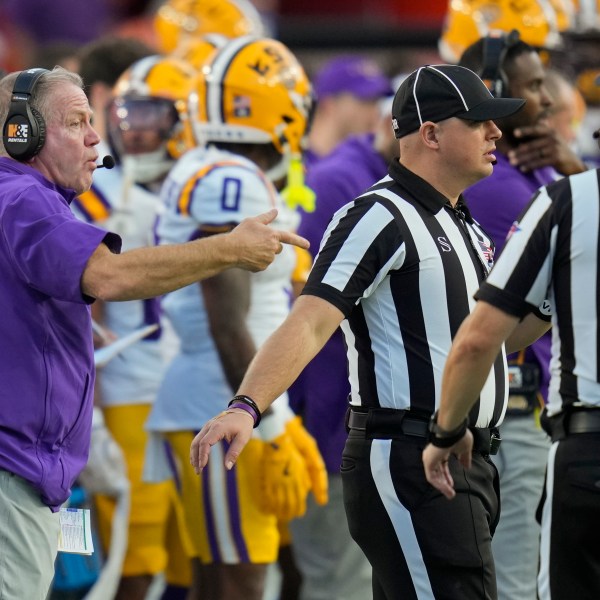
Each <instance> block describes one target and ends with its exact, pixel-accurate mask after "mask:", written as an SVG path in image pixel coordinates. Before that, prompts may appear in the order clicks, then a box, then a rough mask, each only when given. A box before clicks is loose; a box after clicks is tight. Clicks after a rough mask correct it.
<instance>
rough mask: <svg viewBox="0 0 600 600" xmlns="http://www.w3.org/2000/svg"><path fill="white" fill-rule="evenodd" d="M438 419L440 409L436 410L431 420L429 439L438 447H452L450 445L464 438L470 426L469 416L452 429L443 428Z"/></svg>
mask: <svg viewBox="0 0 600 600" xmlns="http://www.w3.org/2000/svg"><path fill="white" fill-rule="evenodd" d="M437 420H438V411H437V410H436V411H435V412H434V413H433V414H432V415H431V419H430V420H429V441H430V442H431V443H432V444H433V445H434V446H436V447H437V448H450V446H454V444H456V442H458V441H459V440H460V439H462V437H463V435H465V433H466V432H467V427H468V426H469V417H465V420H464V421H463V422H462V423H461V424H460V425H459V426H458V427H456V428H455V429H452V430H451V431H448V430H447V429H442V428H441V427H440V426H439V425H438V422H437Z"/></svg>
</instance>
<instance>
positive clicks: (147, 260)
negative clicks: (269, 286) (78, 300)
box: [81, 210, 308, 300]
mask: <svg viewBox="0 0 600 600" xmlns="http://www.w3.org/2000/svg"><path fill="white" fill-rule="evenodd" d="M276 215H277V211H276V210H270V211H269V212H267V213H264V214H262V215H259V216H257V217H253V218H248V219H244V220H243V221H242V222H241V223H240V224H239V225H238V226H237V227H236V228H235V229H233V231H232V232H231V233H226V234H220V235H214V236H211V237H209V238H204V239H200V240H194V241H192V242H187V243H184V244H173V245H167V246H157V247H154V248H136V249H134V250H130V251H128V252H124V253H123V254H113V253H112V252H111V251H110V250H109V249H108V247H107V246H105V245H104V244H100V245H99V246H98V248H97V249H96V250H95V252H94V253H93V254H92V256H91V257H90V259H89V260H88V263H87V265H86V268H85V270H84V272H83V276H82V278H81V288H82V291H83V293H84V294H86V295H87V296H91V297H92V298H100V299H102V300H135V299H140V298H153V297H155V296H161V295H162V294H165V293H167V292H170V291H173V290H176V289H179V288H181V287H185V286H186V285H190V284H192V283H195V282H196V281H199V280H201V279H205V278H207V277H212V276H213V275H216V274H217V273H220V272H222V271H224V270H225V269H228V268H231V267H241V268H243V269H247V270H249V271H260V270H262V269H265V268H266V267H268V266H269V264H271V262H273V260H274V258H275V255H276V254H278V253H280V252H281V250H282V244H283V243H291V244H295V245H298V246H300V247H303V248H307V247H308V242H306V240H304V239H303V238H301V237H300V236H298V235H296V234H293V233H290V232H287V231H279V230H277V229H274V228H272V227H269V226H268V224H269V223H271V221H273V219H274V218H275V217H276Z"/></svg>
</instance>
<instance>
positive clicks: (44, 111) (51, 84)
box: [0, 67, 83, 156]
mask: <svg viewBox="0 0 600 600" xmlns="http://www.w3.org/2000/svg"><path fill="white" fill-rule="evenodd" d="M20 73H21V71H15V72H14V73H9V74H8V75H6V76H5V77H3V78H2V79H0V124H1V125H2V129H3V130H4V123H5V121H6V117H7V116H8V113H9V110H10V103H11V96H12V91H13V88H14V85H15V81H16V79H17V77H18V76H19V75H20ZM66 84H72V85H76V86H77V87H79V88H81V89H83V80H82V79H81V77H80V76H79V75H78V74H77V73H73V72H72V71H68V70H67V69H64V68H63V67H54V69H52V71H48V72H47V73H44V74H43V75H42V76H41V77H40V78H39V79H38V80H37V82H36V84H35V87H34V89H33V92H32V94H31V99H30V101H29V104H30V106H31V107H32V108H35V109H36V110H37V111H38V112H39V113H40V114H41V115H42V117H43V119H44V121H45V122H49V121H52V120H53V119H54V117H55V116H56V115H57V114H58V108H59V107H57V106H54V105H53V104H52V95H53V92H54V90H55V89H56V88H58V87H61V86H63V85H66ZM0 155H1V156H8V153H7V152H6V149H5V148H4V143H3V141H2V137H1V136H0Z"/></svg>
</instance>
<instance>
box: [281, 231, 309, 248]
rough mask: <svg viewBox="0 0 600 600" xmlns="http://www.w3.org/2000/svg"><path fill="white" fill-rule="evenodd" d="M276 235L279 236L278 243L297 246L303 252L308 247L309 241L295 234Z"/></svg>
mask: <svg viewBox="0 0 600 600" xmlns="http://www.w3.org/2000/svg"><path fill="white" fill-rule="evenodd" d="M277 233H278V234H279V241H280V242H281V243H282V244H292V245H293V246H298V248H304V250H308V248H309V247H310V243H309V241H308V240H307V239H305V238H303V237H302V236H300V235H297V234H296V233H292V232H291V231H278V232H277Z"/></svg>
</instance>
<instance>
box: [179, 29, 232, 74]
mask: <svg viewBox="0 0 600 600" xmlns="http://www.w3.org/2000/svg"><path fill="white" fill-rule="evenodd" d="M228 41H229V38H226V37H225V36H223V35H220V34H218V33H209V34H207V35H203V36H202V37H197V38H196V37H193V38H189V39H187V40H185V41H183V42H182V43H181V44H179V46H177V49H176V50H175V51H174V52H172V53H171V56H172V57H175V58H180V59H181V60H184V61H186V62H187V63H189V64H190V65H192V67H194V69H196V70H200V69H201V68H202V66H203V65H204V63H205V62H206V61H207V60H208V58H209V57H210V56H211V54H213V52H215V51H216V50H218V49H220V48H222V47H223V46H224V45H225V44H226V43H227V42H228Z"/></svg>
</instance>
